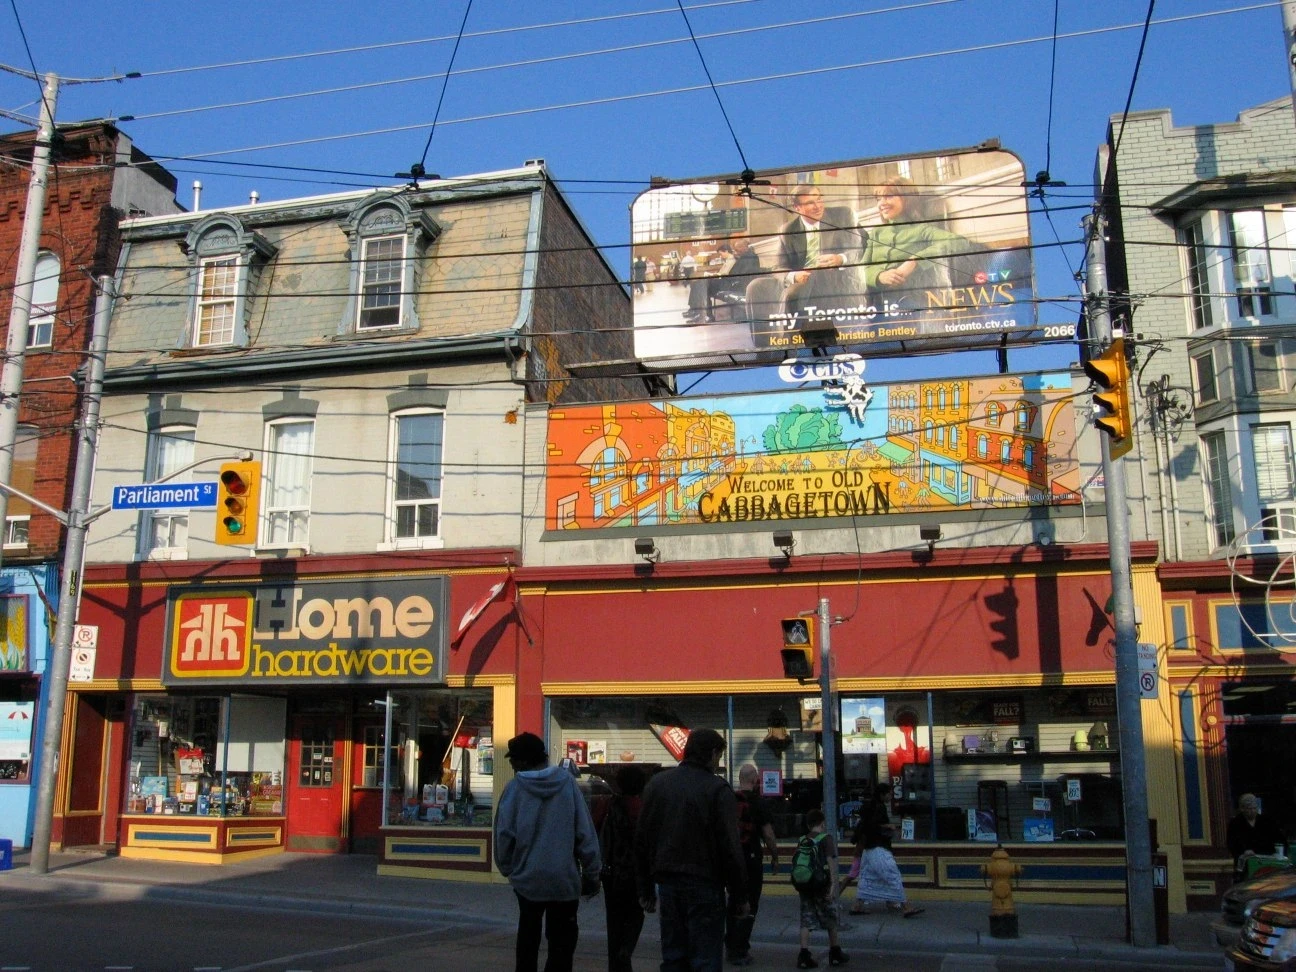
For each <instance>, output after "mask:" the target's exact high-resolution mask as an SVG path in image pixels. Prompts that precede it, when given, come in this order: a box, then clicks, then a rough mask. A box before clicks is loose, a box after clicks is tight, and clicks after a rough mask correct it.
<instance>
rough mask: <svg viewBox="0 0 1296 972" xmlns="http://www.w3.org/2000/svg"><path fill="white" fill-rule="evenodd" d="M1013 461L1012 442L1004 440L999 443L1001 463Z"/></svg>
mask: <svg viewBox="0 0 1296 972" xmlns="http://www.w3.org/2000/svg"><path fill="white" fill-rule="evenodd" d="M1011 459H1012V440H1011V439H1004V440H1003V441H1002V442H1001V443H999V461H1000V462H1008V461H1009V460H1011Z"/></svg>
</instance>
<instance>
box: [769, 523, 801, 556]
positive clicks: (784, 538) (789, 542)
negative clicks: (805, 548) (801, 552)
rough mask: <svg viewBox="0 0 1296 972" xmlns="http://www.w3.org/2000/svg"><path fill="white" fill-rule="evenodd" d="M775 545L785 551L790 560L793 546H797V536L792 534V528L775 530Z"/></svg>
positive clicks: (784, 554)
mask: <svg viewBox="0 0 1296 972" xmlns="http://www.w3.org/2000/svg"><path fill="white" fill-rule="evenodd" d="M774 546H776V547H778V548H779V549H780V550H782V551H783V556H784V557H787V558H788V559H789V560H791V559H792V548H793V547H795V546H796V538H795V537H793V536H792V531H791V530H775V531H774Z"/></svg>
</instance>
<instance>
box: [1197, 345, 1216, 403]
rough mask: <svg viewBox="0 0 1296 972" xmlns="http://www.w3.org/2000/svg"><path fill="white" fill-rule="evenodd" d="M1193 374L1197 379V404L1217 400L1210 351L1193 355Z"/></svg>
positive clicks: (1213, 358) (1212, 357)
mask: <svg viewBox="0 0 1296 972" xmlns="http://www.w3.org/2000/svg"><path fill="white" fill-rule="evenodd" d="M1192 361H1193V376H1194V377H1195V378H1196V379H1197V404H1198V405H1209V404H1210V403H1211V402H1217V401H1219V389H1218V388H1217V387H1216V386H1215V355H1214V353H1213V352H1211V351H1207V352H1205V353H1204V354H1197V355H1193V359H1192Z"/></svg>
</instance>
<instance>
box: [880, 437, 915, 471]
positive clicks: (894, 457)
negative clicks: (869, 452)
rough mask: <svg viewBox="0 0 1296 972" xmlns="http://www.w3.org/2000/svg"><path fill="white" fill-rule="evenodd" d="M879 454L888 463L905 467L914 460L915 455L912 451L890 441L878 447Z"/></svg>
mask: <svg viewBox="0 0 1296 972" xmlns="http://www.w3.org/2000/svg"><path fill="white" fill-rule="evenodd" d="M878 452H880V453H881V454H882V457H883V458H884V459H886V460H887V461H888V462H891V463H895V464H897V465H904V464H905V463H907V462H908V461H909V460H910V459H912V458H913V454H914V451H913V450H912V449H906V448H905V447H904V446H902V445H897V444H896V443H894V442H891V441H889V440H888V441H886V442H883V443H882V444H881V445H880V446H878Z"/></svg>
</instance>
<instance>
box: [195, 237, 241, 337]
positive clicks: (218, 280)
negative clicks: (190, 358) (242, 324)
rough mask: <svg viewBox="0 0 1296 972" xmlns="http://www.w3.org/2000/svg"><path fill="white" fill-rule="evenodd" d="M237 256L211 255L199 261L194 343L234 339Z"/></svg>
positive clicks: (237, 271)
mask: <svg viewBox="0 0 1296 972" xmlns="http://www.w3.org/2000/svg"><path fill="white" fill-rule="evenodd" d="M238 278H239V261H238V257H232V256H229V257H212V258H210V259H207V260H202V261H200V262H199V265H198V310H197V312H196V313H195V314H194V333H193V342H192V343H193V346H194V347H196V348H206V347H212V346H215V345H219V344H233V343H234V308H235V305H236V304H237V303H238Z"/></svg>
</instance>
